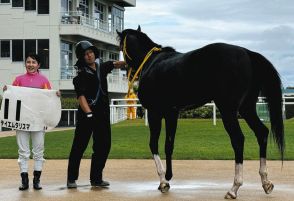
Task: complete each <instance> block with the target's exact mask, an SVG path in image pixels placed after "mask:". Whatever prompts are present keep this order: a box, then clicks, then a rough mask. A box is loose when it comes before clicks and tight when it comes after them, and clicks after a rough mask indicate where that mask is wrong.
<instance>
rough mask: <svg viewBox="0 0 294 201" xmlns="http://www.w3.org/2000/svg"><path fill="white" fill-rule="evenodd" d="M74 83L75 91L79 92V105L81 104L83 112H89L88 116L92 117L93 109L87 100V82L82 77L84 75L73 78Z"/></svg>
mask: <svg viewBox="0 0 294 201" xmlns="http://www.w3.org/2000/svg"><path fill="white" fill-rule="evenodd" d="M73 84H74V88H75V91H76V93H77V99H78V101H79V105H80V106H81V109H82V110H83V112H85V113H86V114H87V117H89V118H90V117H92V116H93V114H92V110H91V108H90V106H89V104H88V102H87V99H86V97H85V95H84V94H85V91H86V86H85V85H84V84H85V80H83V79H82V76H77V77H75V78H74V79H73Z"/></svg>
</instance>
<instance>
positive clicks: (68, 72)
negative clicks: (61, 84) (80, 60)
mask: <svg viewBox="0 0 294 201" xmlns="http://www.w3.org/2000/svg"><path fill="white" fill-rule="evenodd" d="M76 74H77V70H76V69H75V68H74V67H73V66H62V67H61V72H60V79H61V80H69V79H73V78H74V77H75V76H76Z"/></svg>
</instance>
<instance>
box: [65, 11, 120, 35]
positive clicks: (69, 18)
mask: <svg viewBox="0 0 294 201" xmlns="http://www.w3.org/2000/svg"><path fill="white" fill-rule="evenodd" d="M60 23H61V24H75V25H83V26H88V27H91V28H93V29H96V30H98V31H103V32H107V33H112V34H114V33H115V31H116V29H118V30H120V28H119V27H114V26H113V25H112V24H110V23H108V21H104V20H101V19H97V18H94V17H91V16H89V15H85V14H84V13H82V12H79V11H69V12H61V19H60Z"/></svg>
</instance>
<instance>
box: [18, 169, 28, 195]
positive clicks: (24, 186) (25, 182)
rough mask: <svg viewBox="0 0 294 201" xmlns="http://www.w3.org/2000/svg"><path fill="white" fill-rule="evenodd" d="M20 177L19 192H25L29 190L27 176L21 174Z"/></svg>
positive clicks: (26, 174)
mask: <svg viewBox="0 0 294 201" xmlns="http://www.w3.org/2000/svg"><path fill="white" fill-rule="evenodd" d="M20 176H21V185H20V186H19V188H18V189H19V190H20V191H24V190H27V189H28V188H29V175H28V173H27V172H22V173H21V174H20Z"/></svg>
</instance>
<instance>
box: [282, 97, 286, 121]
mask: <svg viewBox="0 0 294 201" xmlns="http://www.w3.org/2000/svg"><path fill="white" fill-rule="evenodd" d="M282 112H283V119H286V98H285V96H284V95H283V111H282Z"/></svg>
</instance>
